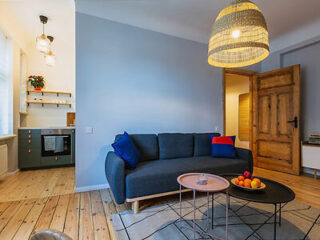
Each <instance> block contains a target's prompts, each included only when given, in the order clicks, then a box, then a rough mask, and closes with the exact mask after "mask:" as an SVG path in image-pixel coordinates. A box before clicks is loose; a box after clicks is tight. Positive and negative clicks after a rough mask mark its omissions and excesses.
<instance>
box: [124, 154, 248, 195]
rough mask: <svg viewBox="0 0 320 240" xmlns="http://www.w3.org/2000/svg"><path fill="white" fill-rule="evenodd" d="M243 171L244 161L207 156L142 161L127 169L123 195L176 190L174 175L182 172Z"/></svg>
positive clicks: (246, 162)
mask: <svg viewBox="0 0 320 240" xmlns="http://www.w3.org/2000/svg"><path fill="white" fill-rule="evenodd" d="M246 170H248V161H246V160H241V159H227V160H226V159H225V158H211V157H209V156H203V157H191V158H178V159H167V160H156V161H150V162H143V163H139V164H138V166H137V168H136V169H134V170H130V171H127V172H126V180H125V181H126V197H127V198H128V199H130V198H131V199H132V198H136V197H141V196H147V195H152V194H157V193H163V192H170V191H176V190H179V185H178V183H177V177H178V176H179V175H181V174H184V173H189V172H200V173H201V172H204V173H212V174H222V173H235V174H241V173H243V172H244V171H246Z"/></svg>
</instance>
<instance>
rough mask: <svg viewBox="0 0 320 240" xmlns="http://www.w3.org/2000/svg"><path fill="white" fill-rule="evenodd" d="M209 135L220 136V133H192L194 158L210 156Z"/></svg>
mask: <svg viewBox="0 0 320 240" xmlns="http://www.w3.org/2000/svg"><path fill="white" fill-rule="evenodd" d="M211 135H213V136H217V137H218V136H220V133H194V134H193V136H194V156H196V157H197V156H210V153H211V137H210V136H211Z"/></svg>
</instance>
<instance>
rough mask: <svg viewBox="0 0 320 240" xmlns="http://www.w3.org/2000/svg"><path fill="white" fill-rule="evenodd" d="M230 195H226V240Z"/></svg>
mask: <svg viewBox="0 0 320 240" xmlns="http://www.w3.org/2000/svg"><path fill="white" fill-rule="evenodd" d="M229 201H230V199H229V194H228V193H226V240H228V218H229Z"/></svg>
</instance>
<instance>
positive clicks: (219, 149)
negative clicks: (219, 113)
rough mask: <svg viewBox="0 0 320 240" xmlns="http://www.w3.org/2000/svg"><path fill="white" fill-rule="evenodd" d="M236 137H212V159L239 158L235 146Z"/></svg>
mask: <svg viewBox="0 0 320 240" xmlns="http://www.w3.org/2000/svg"><path fill="white" fill-rule="evenodd" d="M235 142H236V136H231V137H216V136H213V135H212V136H211V157H220V158H237V153H236V149H235V147H234V144H235Z"/></svg>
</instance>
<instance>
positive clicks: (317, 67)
mask: <svg viewBox="0 0 320 240" xmlns="http://www.w3.org/2000/svg"><path fill="white" fill-rule="evenodd" d="M319 63H320V38H315V39H310V40H308V41H306V42H302V43H300V44H298V45H295V46H290V47H288V48H286V49H283V50H281V51H278V52H274V53H272V54H270V56H269V57H268V58H267V59H266V60H264V61H263V62H262V64H261V71H262V72H266V71H271V70H275V69H278V68H282V67H288V66H292V65H296V64H300V65H301V133H302V136H301V137H302V138H303V139H304V140H307V139H308V137H309V134H310V133H320V111H319V110H320V107H319V106H320V94H319V92H320V64H319Z"/></svg>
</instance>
